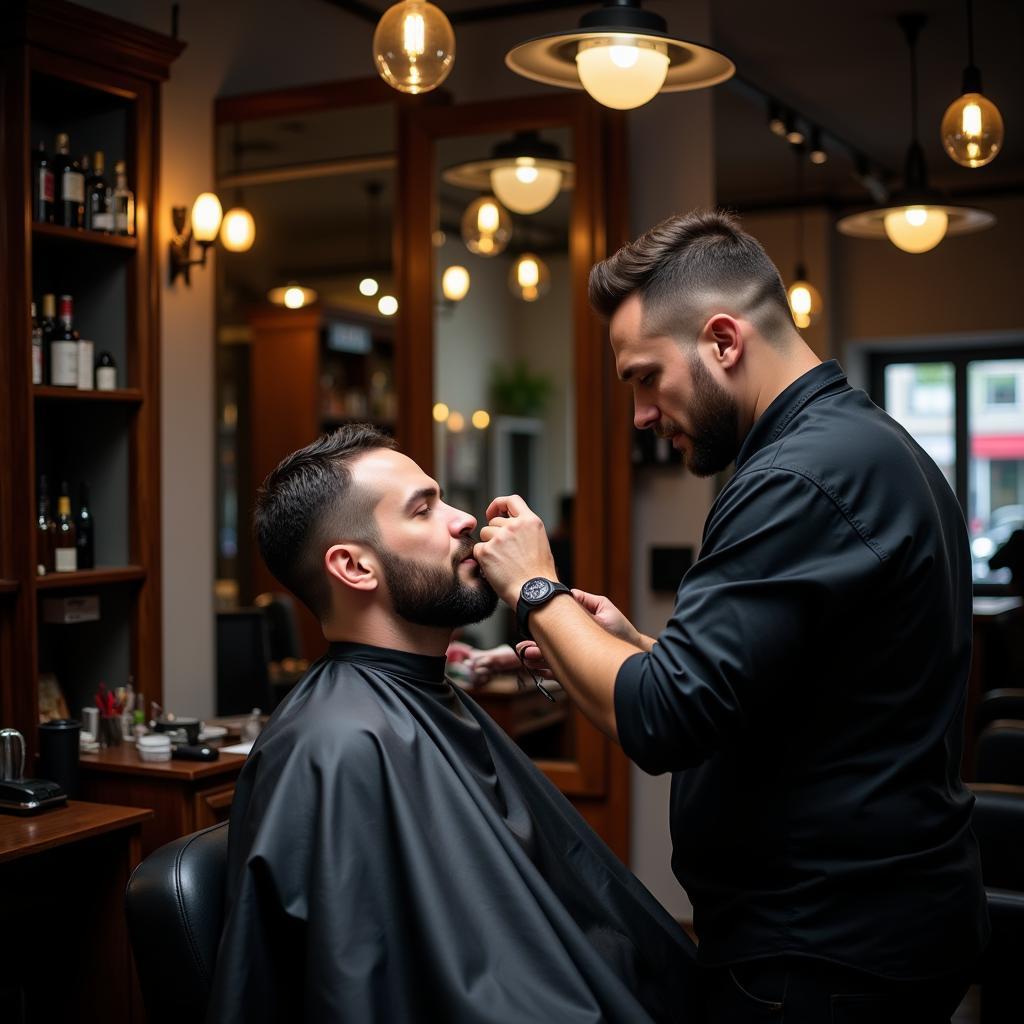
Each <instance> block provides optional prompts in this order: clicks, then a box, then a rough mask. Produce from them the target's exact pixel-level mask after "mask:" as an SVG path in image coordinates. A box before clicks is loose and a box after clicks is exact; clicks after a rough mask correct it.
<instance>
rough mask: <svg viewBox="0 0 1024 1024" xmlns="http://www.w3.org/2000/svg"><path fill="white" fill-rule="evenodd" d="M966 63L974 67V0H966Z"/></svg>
mask: <svg viewBox="0 0 1024 1024" xmlns="http://www.w3.org/2000/svg"><path fill="white" fill-rule="evenodd" d="M967 64H968V66H969V67H972V68H973V67H974V0H967Z"/></svg>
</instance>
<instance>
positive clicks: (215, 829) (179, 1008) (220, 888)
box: [125, 822, 228, 1024]
mask: <svg viewBox="0 0 1024 1024" xmlns="http://www.w3.org/2000/svg"><path fill="white" fill-rule="evenodd" d="M227 861H228V825H227V822H221V823H220V824H217V825H214V826H212V827H211V828H206V829H203V830H202V831H201V832H193V833H192V835H188V836H182V837H181V838H180V839H176V840H174V842H172V843H168V844H167V845H166V846H161V847H160V849H159V850H155V851H154V852H153V853H151V854H150V855H149V856H148V857H147V858H146V859H145V860H144V861H143V862H142V863H141V864H140V865H139V866H138V867H137V868H136V869H135V871H134V872H133V873H132V877H131V878H130V879H129V881H128V890H127V892H126V893H125V912H126V914H127V917H128V931H129V934H130V936H131V943H132V952H133V953H134V955H135V966H136V969H137V971H138V975H139V984H140V986H141V988H142V998H143V1001H144V1002H145V1004H146V1019H147V1020H148V1021H149V1024H182V1022H183V1021H201V1020H204V1019H205V1017H206V1004H207V1002H208V1001H209V998H210V985H211V982H212V980H213V967H214V963H215V962H216V959H217V946H218V943H219V942H220V933H221V930H222V928H223V925H224V899H225V892H224V887H225V881H226V875H227Z"/></svg>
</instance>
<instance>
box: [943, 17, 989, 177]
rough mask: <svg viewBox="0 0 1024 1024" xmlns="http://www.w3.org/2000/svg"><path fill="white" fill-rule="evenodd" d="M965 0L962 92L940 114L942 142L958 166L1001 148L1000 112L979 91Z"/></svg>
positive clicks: (979, 162)
mask: <svg viewBox="0 0 1024 1024" xmlns="http://www.w3.org/2000/svg"><path fill="white" fill-rule="evenodd" d="M972 6H973V5H972V3H971V0H967V67H965V68H964V78H963V87H962V95H961V96H959V97H958V98H957V99H955V100H953V102H952V103H950V105H949V106H948V107H947V108H946V113H945V114H943V115H942V127H941V129H940V134H941V135H942V145H943V146H944V147H945V150H946V152H947V153H948V154H949V158H950V160H952V161H953V162H954V163H958V164H959V165H960V166H961V167H984V166H985V164H988V163H991V162H992V161H993V160H995V158H996V156H997V154H998V153H999V150H1000V149H1002V148H1003V115H1002V114H1000V113H999V108H998V107H997V106H996V105H995V104H994V103H993V102H992V101H991V100H990V99H988V98H987V97H986V96H984V95H983V94H982V91H981V72H980V71H979V70H978V68H977V66H976V65H975V63H974V16H973V10H972Z"/></svg>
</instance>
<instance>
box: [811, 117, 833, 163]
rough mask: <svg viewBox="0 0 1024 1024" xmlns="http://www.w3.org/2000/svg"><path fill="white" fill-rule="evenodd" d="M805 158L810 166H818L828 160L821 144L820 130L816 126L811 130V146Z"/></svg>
mask: <svg viewBox="0 0 1024 1024" xmlns="http://www.w3.org/2000/svg"><path fill="white" fill-rule="evenodd" d="M807 157H808V159H809V160H810V161H811V163H812V164H818V165H819V166H820V165H821V164H823V163H825V161H826V160H828V153H827V152H826V151H825V147H824V146H823V145H822V144H821V129H820V128H819V127H818V126H817V125H814V126H813V127H812V128H811V145H810V148H809V150H808V152H807Z"/></svg>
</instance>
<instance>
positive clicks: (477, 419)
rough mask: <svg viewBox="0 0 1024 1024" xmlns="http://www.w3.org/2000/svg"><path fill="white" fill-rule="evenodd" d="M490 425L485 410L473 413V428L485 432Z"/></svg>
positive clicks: (488, 415) (488, 416)
mask: <svg viewBox="0 0 1024 1024" xmlns="http://www.w3.org/2000/svg"><path fill="white" fill-rule="evenodd" d="M490 425H491V414H490V413H489V412H487V411H486V410H485V409H477V411H476V412H475V413H473V426H474V427H476V429H477V430H486V429H487V428H488V427H489V426H490Z"/></svg>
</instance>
